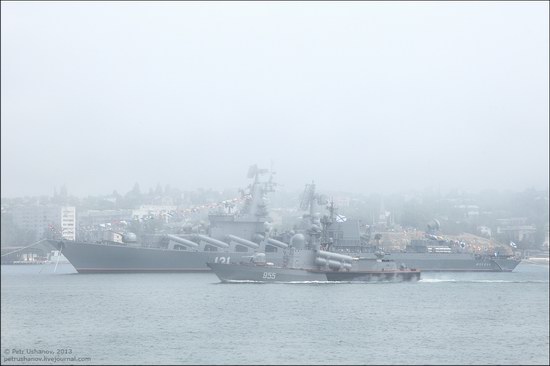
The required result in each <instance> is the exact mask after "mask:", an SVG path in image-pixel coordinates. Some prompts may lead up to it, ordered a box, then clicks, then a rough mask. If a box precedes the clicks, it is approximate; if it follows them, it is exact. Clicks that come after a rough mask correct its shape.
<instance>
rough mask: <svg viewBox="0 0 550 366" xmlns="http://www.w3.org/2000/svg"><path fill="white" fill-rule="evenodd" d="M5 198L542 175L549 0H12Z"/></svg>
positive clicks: (519, 179)
mask: <svg viewBox="0 0 550 366" xmlns="http://www.w3.org/2000/svg"><path fill="white" fill-rule="evenodd" d="M1 6H2V9H1V10H2V19H1V20H2V49H1V51H2V75H1V76H2V78H1V80H2V90H1V91H2V106H1V107H2V109H1V111H2V120H1V123H2V124H1V141H2V145H1V152H2V155H1V163H2V166H1V172H2V177H1V178H2V192H1V193H2V197H14V196H24V195H38V194H52V192H53V189H54V187H58V189H59V186H61V185H63V184H65V185H66V186H67V188H68V190H69V193H70V194H75V195H78V196H84V195H88V194H92V195H95V194H109V193H111V192H112V191H113V190H114V189H117V190H118V191H119V192H120V193H125V192H127V191H129V190H130V189H131V188H132V186H133V184H134V183H135V182H138V183H139V184H140V186H141V187H142V190H147V189H148V188H149V187H155V186H156V185H157V183H160V184H162V185H165V184H170V185H171V186H172V187H178V188H181V189H196V188H198V187H209V188H214V189H221V188H224V187H240V186H244V185H246V184H248V180H247V179H246V173H247V170H248V166H249V165H251V164H254V163H257V164H259V165H261V166H265V167H269V166H270V165H271V164H273V168H274V170H275V171H276V172H277V180H278V182H279V183H281V184H283V185H284V189H299V188H301V187H303V185H304V184H305V183H308V182H311V180H315V182H316V183H317V184H318V187H319V188H321V187H322V188H323V189H333V190H343V191H352V192H363V193H374V192H379V193H389V192H397V191H402V190H408V189H424V188H429V187H432V188H440V189H441V190H448V189H452V188H460V189H465V190H471V191H477V190H480V189H485V188H494V189H513V190H523V189H525V188H528V187H535V188H538V189H547V188H548V177H549V171H548V166H549V161H548V155H549V146H548V134H549V131H548V126H549V115H548V110H549V109H548V108H549V105H548V100H549V95H548V90H549V75H548V70H549V62H548V55H549V46H548V42H549V40H548V32H549V24H548V15H549V8H548V3H547V2H503V3H497V2H488V3H481V2H440V3H434V2H426V3H423V2H411V3H407V2H343V3H337V2H334V3H333V2H319V3H314V2H252V3H246V2H237V3H230V2H213V3H207V2H197V3H190V2H166V3H159V2H154V3H153V2H151V3H148V2H135V3H132V2H119V3H111V2H89V3H88V2H74V3H68V2H57V3H47V2H33V3H23V2H2V5H1Z"/></svg>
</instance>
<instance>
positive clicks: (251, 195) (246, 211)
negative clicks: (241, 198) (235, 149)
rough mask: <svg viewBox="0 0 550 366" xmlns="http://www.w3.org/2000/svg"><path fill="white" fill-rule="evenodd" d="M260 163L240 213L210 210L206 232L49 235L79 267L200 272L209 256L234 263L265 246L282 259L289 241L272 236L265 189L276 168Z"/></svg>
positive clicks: (87, 269)
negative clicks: (90, 237) (87, 237)
mask: <svg viewBox="0 0 550 366" xmlns="http://www.w3.org/2000/svg"><path fill="white" fill-rule="evenodd" d="M267 173H268V171H267V170H265V169H259V168H257V167H256V166H255V165H254V166H252V167H251V168H250V169H249V173H248V177H249V178H252V179H254V181H253V183H252V184H251V185H250V186H249V191H248V192H247V194H246V195H245V203H244V206H243V208H242V209H241V210H239V211H238V212H236V213H219V212H218V213H213V214H210V215H209V221H210V227H209V229H208V232H207V233H199V232H196V233H189V234H178V235H176V234H156V235H149V236H144V237H143V238H137V237H136V235H135V234H133V233H112V235H111V237H110V238H109V240H102V241H100V242H97V241H95V242H87V241H67V240H49V243H50V244H51V245H52V246H54V247H55V248H56V249H58V250H60V251H61V252H62V254H63V255H64V256H65V257H66V258H67V259H68V260H69V262H70V263H71V264H72V265H73V266H74V267H75V269H76V270H77V271H78V272H79V273H101V272H103V273H104V272H198V271H209V270H210V269H209V268H208V267H207V265H206V263H207V262H214V263H231V262H233V261H240V260H241V259H242V258H243V257H247V256H250V255H251V254H253V253H255V252H258V251H261V252H263V253H267V258H268V259H269V260H270V261H271V262H274V263H281V261H282V259H283V252H284V251H285V250H286V249H287V248H288V244H287V243H284V242H282V241H280V240H277V239H275V238H273V237H272V236H271V225H270V223H269V221H270V218H269V214H268V210H267V199H266V195H267V193H269V192H273V190H274V186H275V183H274V182H273V180H272V174H270V175H269V179H268V180H262V179H261V176H262V175H265V174H267Z"/></svg>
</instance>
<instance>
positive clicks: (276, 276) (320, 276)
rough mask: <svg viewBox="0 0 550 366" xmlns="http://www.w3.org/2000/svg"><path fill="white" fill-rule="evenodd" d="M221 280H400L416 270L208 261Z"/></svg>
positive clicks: (410, 278) (416, 277) (414, 278)
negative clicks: (353, 269)
mask: <svg viewBox="0 0 550 366" xmlns="http://www.w3.org/2000/svg"><path fill="white" fill-rule="evenodd" d="M208 266H209V267H210V268H212V270H213V271H214V273H215V274H216V276H218V278H219V279H220V281H221V282H225V283H231V282H262V283H269V282H312V281H316V282H317V281H321V282H324V281H331V282H332V281H339V282H400V281H417V280H419V279H420V272H419V271H356V272H354V271H319V270H311V269H299V268H281V267H275V266H259V265H243V264H220V263H208Z"/></svg>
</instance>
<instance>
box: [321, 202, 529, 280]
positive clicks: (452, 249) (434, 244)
mask: <svg viewBox="0 0 550 366" xmlns="http://www.w3.org/2000/svg"><path fill="white" fill-rule="evenodd" d="M327 210H328V214H327V215H325V216H324V217H323V219H324V220H325V221H326V223H327V225H328V227H327V235H328V240H327V241H326V242H327V243H329V246H330V247H331V248H332V250H333V251H335V252H344V253H356V254H360V255H361V258H365V259H374V258H376V257H377V256H379V255H380V254H383V257H384V258H386V259H391V260H394V261H395V262H397V263H402V264H404V265H405V266H407V267H410V268H419V269H421V270H422V271H423V272H512V271H513V270H514V269H515V268H516V266H517V265H518V264H519V263H520V262H521V258H518V257H517V256H514V255H504V254H500V253H498V252H497V253H492V254H476V253H471V252H468V251H467V250H466V249H465V247H464V246H463V245H461V244H460V243H457V242H452V241H450V240H446V239H444V238H442V237H440V236H438V235H436V234H437V232H438V230H439V229H440V223H439V221H438V220H432V221H431V222H430V223H428V225H427V228H426V232H425V237H424V238H423V239H415V240H411V241H410V243H409V244H408V245H407V246H406V248H405V250H404V251H401V252H384V251H383V250H382V249H381V248H378V247H377V246H376V245H373V244H372V242H369V240H368V236H367V235H365V233H362V232H361V224H360V222H359V220H353V219H351V220H349V219H348V220H345V221H338V220H335V216H337V215H335V209H334V205H333V204H331V205H328V206H327Z"/></svg>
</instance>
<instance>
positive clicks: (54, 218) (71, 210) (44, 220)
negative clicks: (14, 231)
mask: <svg viewBox="0 0 550 366" xmlns="http://www.w3.org/2000/svg"><path fill="white" fill-rule="evenodd" d="M13 221H14V224H15V225H17V226H18V227H19V228H20V229H24V230H31V231H34V232H36V240H40V239H43V238H44V237H45V236H46V235H47V233H48V231H49V230H51V229H53V230H55V231H58V232H60V233H61V236H62V237H63V238H64V239H66V240H75V239H76V208H75V207H74V206H54V205H36V206H17V207H14V208H13Z"/></svg>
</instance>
